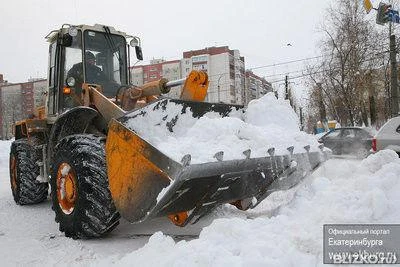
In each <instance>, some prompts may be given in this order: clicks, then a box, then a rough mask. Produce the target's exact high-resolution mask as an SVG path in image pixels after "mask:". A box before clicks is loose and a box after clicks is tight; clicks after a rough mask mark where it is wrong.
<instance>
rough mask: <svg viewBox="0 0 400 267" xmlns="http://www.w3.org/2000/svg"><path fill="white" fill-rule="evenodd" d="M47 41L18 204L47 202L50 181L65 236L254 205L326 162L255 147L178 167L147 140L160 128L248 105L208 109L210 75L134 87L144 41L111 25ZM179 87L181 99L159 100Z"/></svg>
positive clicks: (61, 32) (22, 137) (15, 164)
mask: <svg viewBox="0 0 400 267" xmlns="http://www.w3.org/2000/svg"><path fill="white" fill-rule="evenodd" d="M46 39H47V40H48V42H49V44H50V45H49V68H48V90H47V95H46V104H45V106H44V107H40V108H39V109H38V110H37V112H36V114H35V116H34V118H30V119H26V120H23V121H19V122H17V123H16V124H15V129H14V134H15V141H14V142H13V143H12V145H11V152H10V183H11V189H12V194H13V196H14V200H15V202H16V203H17V204H20V205H25V204H35V203H39V202H42V201H44V200H45V199H46V198H47V194H48V187H49V184H50V188H51V201H52V208H53V210H54V212H55V220H56V222H58V223H59V229H60V231H62V232H64V233H65V235H66V236H69V237H73V238H93V237H100V236H103V235H105V234H107V233H109V232H110V231H111V230H113V229H114V228H115V227H116V226H117V225H118V223H119V219H120V216H121V215H122V216H123V217H124V218H125V219H127V220H128V221H130V222H142V221H145V220H149V219H151V218H154V217H160V216H168V217H169V218H170V220H171V221H172V222H173V223H174V224H176V225H179V226H185V225H187V224H188V223H195V222H197V221H198V220H199V219H200V218H201V217H202V216H204V215H206V214H207V213H209V212H210V211H211V210H212V209H213V208H215V207H216V206H218V205H221V204H224V203H231V204H233V205H235V206H236V207H238V208H239V209H243V210H245V209H248V208H253V207H255V206H257V205H258V204H259V203H260V202H261V201H262V200H263V199H265V198H266V197H267V196H268V195H269V194H271V193H272V192H274V191H276V190H284V189H288V188H290V187H292V186H294V185H296V184H297V183H298V182H299V181H300V180H301V179H302V178H303V177H304V176H305V175H306V174H307V173H308V172H309V171H311V170H313V169H314V168H316V167H317V166H318V165H319V164H320V163H321V162H322V161H323V160H324V157H325V155H324V153H323V152H310V151H309V147H305V150H304V153H300V154H293V147H290V148H288V153H287V155H284V156H276V155H274V149H273V148H270V149H268V148H266V155H265V157H259V158H253V157H251V151H250V150H248V151H244V153H243V158H242V159H237V160H224V159H223V152H222V151H219V152H217V153H216V154H215V159H216V160H215V161H212V162H205V163H201V164H192V163H191V155H190V154H189V153H188V154H187V155H185V156H184V157H182V159H181V160H180V161H179V160H178V161H177V160H176V159H173V158H171V157H170V156H169V155H166V154H164V153H162V152H161V151H160V150H159V149H157V148H156V147H155V146H154V145H153V144H151V143H150V142H148V141H147V140H146V139H145V138H144V137H143V136H142V135H141V134H140V133H141V132H143V131H145V129H152V128H157V127H158V128H160V127H161V128H165V130H167V131H169V132H173V131H174V129H175V126H176V125H177V124H178V123H179V121H180V119H181V116H182V115H186V116H187V115H188V114H191V115H190V116H192V117H193V118H194V119H198V118H200V117H202V116H203V115H204V114H205V113H207V112H216V113H218V114H220V115H221V116H230V114H231V113H232V112H234V111H235V112H239V113H240V112H243V107H242V106H239V105H227V104H220V103H205V102H202V101H203V100H204V99H205V96H206V94H207V89H208V77H207V74H206V73H203V72H196V71H192V72H191V73H190V75H189V76H188V77H187V78H185V79H182V80H177V81H168V80H166V79H161V80H159V81H156V82H150V83H147V84H144V85H143V86H140V87H138V86H133V85H131V81H130V75H129V67H130V66H129V58H130V51H131V49H132V48H134V51H135V54H136V57H137V59H138V60H142V59H143V58H142V50H141V47H140V39H139V38H138V37H134V36H130V35H127V34H125V33H123V32H120V31H117V30H115V29H114V28H112V27H108V26H104V25H97V24H96V25H94V26H88V25H68V24H65V25H63V26H62V27H61V28H60V29H57V30H54V31H52V32H50V33H49V34H48V35H47V36H46ZM178 85H182V93H181V97H180V99H169V98H163V97H160V95H162V94H165V93H167V92H168V91H169V90H170V88H171V87H173V86H178ZM171 106H173V107H174V109H173V111H171V109H169V108H168V107H171ZM152 116H153V117H155V119H154V118H153V119H152V120H149V117H152ZM143 122H144V123H143ZM144 124H145V127H144V126H143V125H144ZM143 127H144V128H145V129H143ZM321 151H322V150H321ZM294 161H296V163H297V164H294Z"/></svg>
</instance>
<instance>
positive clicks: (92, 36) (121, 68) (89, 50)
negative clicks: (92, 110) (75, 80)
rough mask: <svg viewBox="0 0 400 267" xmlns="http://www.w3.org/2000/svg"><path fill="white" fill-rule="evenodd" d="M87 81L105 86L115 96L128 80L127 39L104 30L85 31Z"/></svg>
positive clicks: (107, 94) (108, 92)
mask: <svg viewBox="0 0 400 267" xmlns="http://www.w3.org/2000/svg"><path fill="white" fill-rule="evenodd" d="M84 49H85V51H84V58H85V59H84V60H85V64H84V65H85V81H86V82H87V83H95V84H100V85H102V86H103V93H104V95H106V96H108V97H114V96H115V95H116V93H117V90H118V88H119V87H120V86H121V85H126V84H127V83H128V82H127V66H126V58H127V57H126V41H125V38H124V37H123V36H120V35H114V34H107V33H104V32H95V31H85V32H84Z"/></svg>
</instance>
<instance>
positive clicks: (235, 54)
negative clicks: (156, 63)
mask: <svg viewBox="0 0 400 267" xmlns="http://www.w3.org/2000/svg"><path fill="white" fill-rule="evenodd" d="M244 65H245V62H244V57H242V56H240V52H239V50H231V49H229V47H228V46H221V47H208V48H205V49H200V50H192V51H186V52H183V59H182V77H186V76H187V75H188V74H189V73H190V71H191V70H202V71H205V72H207V73H208V77H209V81H210V84H209V88H208V93H207V97H206V101H208V102H224V103H230V104H244V103H245V101H244V100H245V67H244Z"/></svg>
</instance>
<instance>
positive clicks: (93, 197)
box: [50, 134, 120, 238]
mask: <svg viewBox="0 0 400 267" xmlns="http://www.w3.org/2000/svg"><path fill="white" fill-rule="evenodd" d="M63 164H64V165H63ZM66 164H68V165H66ZM62 166H69V167H70V168H69V167H68V168H67V169H66V170H63V169H60V168H63V167H62ZM51 174H52V175H51V181H50V182H51V195H52V203H53V210H54V212H55V215H56V217H55V220H56V222H58V223H59V224H60V231H62V232H64V233H65V235H66V236H67V237H72V238H95V237H101V236H103V235H104V234H106V233H108V232H110V231H112V230H113V229H114V228H115V227H116V226H117V225H118V224H119V218H120V215H119V213H118V212H117V210H116V208H115V206H114V203H113V201H112V198H111V192H110V190H109V185H108V178H107V169H106V159H105V150H104V138H100V137H96V136H93V135H85V134H79V135H71V136H68V137H65V138H63V139H62V140H61V141H60V142H59V143H58V144H57V146H56V148H55V154H54V157H53V161H52V164H51ZM71 177H72V178H71ZM63 179H64V180H63ZM66 179H70V180H73V188H74V190H73V193H72V196H73V197H71V196H70V195H68V194H69V193H68V192H67V189H64V191H62V188H63V187H62V186H61V184H62V183H63V185H64V188H66V182H65V180H66ZM70 188H71V187H70ZM69 191H71V190H69ZM62 192H63V194H62ZM71 199H72V200H73V201H72V203H73V204H72V205H73V208H70V210H66V209H65V207H69V206H68V205H67V206H66V205H65V201H67V202H68V201H69V200H71ZM63 201H64V202H63ZM67 204H68V203H67Z"/></svg>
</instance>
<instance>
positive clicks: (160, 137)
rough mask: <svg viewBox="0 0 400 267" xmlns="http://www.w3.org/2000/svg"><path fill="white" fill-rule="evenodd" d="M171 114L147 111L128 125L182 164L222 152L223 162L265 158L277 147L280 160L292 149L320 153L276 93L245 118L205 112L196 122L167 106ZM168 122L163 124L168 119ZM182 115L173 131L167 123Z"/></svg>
mask: <svg viewBox="0 0 400 267" xmlns="http://www.w3.org/2000/svg"><path fill="white" fill-rule="evenodd" d="M166 108H167V110H166V111H164V112H163V113H161V111H158V112H157V111H151V112H147V113H146V114H145V115H144V116H143V117H141V118H138V117H136V118H135V119H131V120H128V121H127V123H126V126H127V127H128V128H130V129H134V130H135V131H136V132H137V133H138V134H139V135H140V136H141V137H142V138H144V139H145V140H146V141H147V142H149V143H150V144H152V145H153V146H154V147H156V148H157V149H159V150H160V151H162V152H163V153H164V154H166V155H168V156H169V157H171V158H173V159H174V160H175V161H178V162H180V160H181V159H182V158H183V156H184V155H186V154H191V157H192V163H204V162H210V161H216V159H215V158H214V155H215V153H217V152H219V151H223V152H224V160H232V159H243V158H245V156H244V155H243V151H245V150H248V149H251V151H252V154H251V156H252V157H265V156H267V155H268V154H267V150H268V149H269V148H271V147H274V148H275V151H276V154H277V155H283V154H287V153H288V151H287V150H286V149H287V148H288V147H290V146H294V147H295V153H297V152H304V146H306V145H310V146H311V150H312V151H316V150H318V142H317V140H316V138H315V137H314V136H312V135H308V134H306V133H304V132H301V131H300V130H299V121H298V117H297V115H296V113H295V112H294V111H293V109H292V108H291V107H290V105H289V103H288V102H287V101H284V100H280V99H279V100H278V99H276V98H275V96H274V94H273V93H269V94H267V95H265V96H263V97H262V98H260V99H257V100H253V101H251V102H250V103H249V105H248V107H247V109H246V110H245V112H244V113H239V112H233V113H232V114H230V116H227V117H221V115H220V114H218V113H215V112H209V113H206V114H205V115H204V116H202V117H201V118H199V119H197V118H194V117H193V116H192V113H191V111H187V112H186V113H185V114H180V113H181V110H182V107H181V106H179V105H178V104H172V103H170V105H168V106H167V107H166ZM166 114H167V116H168V118H169V119H165V116H166ZM175 116H179V119H178V120H177V122H176V125H175V126H174V128H173V132H170V131H169V130H168V127H167V126H168V125H167V121H169V120H171V118H174V117H175Z"/></svg>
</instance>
